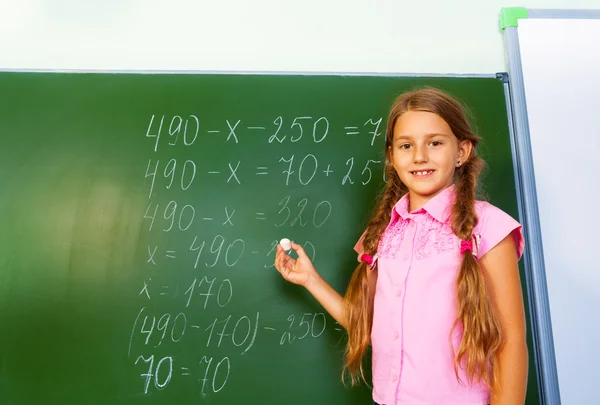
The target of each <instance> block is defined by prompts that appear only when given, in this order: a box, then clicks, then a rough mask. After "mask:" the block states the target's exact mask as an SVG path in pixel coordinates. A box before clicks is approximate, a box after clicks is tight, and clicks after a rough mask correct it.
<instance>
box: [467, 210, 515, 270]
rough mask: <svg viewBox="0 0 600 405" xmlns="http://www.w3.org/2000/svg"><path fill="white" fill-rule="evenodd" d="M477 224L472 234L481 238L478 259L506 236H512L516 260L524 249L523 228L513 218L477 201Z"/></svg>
mask: <svg viewBox="0 0 600 405" xmlns="http://www.w3.org/2000/svg"><path fill="white" fill-rule="evenodd" d="M477 208H478V209H477V216H478V220H479V221H478V223H477V226H476V227H475V230H474V232H475V233H478V234H479V235H480V236H481V241H480V244H479V252H478V254H477V257H478V258H481V257H483V255H485V254H486V253H487V252H489V251H490V250H492V249H493V248H494V247H495V246H496V245H497V244H498V243H500V242H501V241H502V240H503V239H504V238H506V237H507V236H508V235H512V237H513V238H514V241H515V246H516V248H517V260H519V259H521V256H522V255H523V249H524V248H525V239H524V238H523V227H522V225H521V224H520V223H519V222H517V221H516V220H515V219H514V218H513V217H511V216H510V215H508V214H507V213H506V212H504V211H502V210H501V209H500V208H498V207H495V206H493V205H492V204H489V203H487V202H482V201H478V207H477Z"/></svg>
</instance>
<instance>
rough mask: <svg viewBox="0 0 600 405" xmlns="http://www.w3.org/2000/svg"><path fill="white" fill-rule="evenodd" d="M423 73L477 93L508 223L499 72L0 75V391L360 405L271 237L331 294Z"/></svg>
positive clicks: (351, 263) (495, 196) (329, 336)
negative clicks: (400, 107) (287, 245)
mask: <svg viewBox="0 0 600 405" xmlns="http://www.w3.org/2000/svg"><path fill="white" fill-rule="evenodd" d="M423 85H433V86H437V87H440V88H442V89H445V90H447V91H449V92H451V93H452V94H454V95H455V96H457V97H458V98H460V99H462V100H463V101H464V102H465V103H467V104H468V105H469V106H470V107H471V110H472V112H473V116H474V118H475V125H476V128H477V130H478V131H479V133H480V134H481V135H482V136H483V138H484V142H483V147H482V151H481V152H482V154H483V156H484V157H485V158H486V159H487V161H488V163H489V170H488V171H487V173H486V176H485V179H484V181H485V191H486V194H487V196H488V197H489V199H490V200H491V201H492V202H493V203H494V204H496V205H498V206H500V207H501V208H502V209H504V210H506V211H507V212H509V213H510V214H512V215H513V216H515V217H518V213H517V197H516V191H515V184H514V179H513V166H512V165H513V161H512V158H511V148H510V139H509V130H508V120H507V113H506V107H505V98H504V88H503V84H502V83H501V82H500V81H499V80H496V79H494V78H442V77H440V78H414V77H413V78H410V77H359V76H350V77H344V76H301V75H297V76H295V75H289V76H287V75H202V74H198V75H197V74H108V73H105V74H91V73H86V74H84V73H79V74H76V73H31V72H30V73H25V72H20V73H18V72H4V73H1V74H0V142H1V143H0V184H1V185H2V191H1V192H0V224H2V233H1V234H0V316H1V319H0V328H1V329H0V331H1V332H0V356H1V357H0V401H1V402H2V403H6V404H11V405H21V404H62V405H72V404H90V405H92V404H103V405H104V404H115V405H116V404H148V405H158V404H175V403H180V404H196V403H206V404H215V405H219V404H259V403H260V404H279V403H285V404H289V405H291V404H303V405H304V404H331V403H339V404H366V403H369V401H370V391H369V389H368V387H361V388H356V389H350V388H346V387H344V385H343V384H342V383H341V379H340V370H341V365H342V351H343V348H344V334H343V332H342V331H341V330H340V328H339V326H338V325H336V324H335V322H334V321H333V319H332V318H330V317H329V316H328V315H327V314H325V313H324V311H323V309H322V308H321V307H320V306H319V305H318V304H317V303H316V302H315V300H314V299H313V298H312V297H310V296H309V295H308V294H307V293H306V292H305V291H303V290H302V289H301V288H299V287H296V286H293V285H290V284H287V283H286V282H284V281H283V280H282V279H281V277H280V276H279V274H278V273H277V272H276V271H275V269H274V268H273V267H272V262H273V258H274V252H273V248H274V245H275V243H276V241H277V240H278V239H280V238H282V237H288V238H291V239H293V240H295V241H297V242H300V243H302V244H304V246H305V249H306V250H307V252H308V253H309V255H310V256H312V257H313V258H314V261H315V264H316V266H317V268H318V269H319V270H320V272H321V273H322V274H323V275H324V277H325V278H326V279H327V280H328V281H329V282H331V283H332V285H333V286H334V287H335V288H336V289H337V290H338V291H340V292H343V291H344V289H345V286H346V284H347V282H348V280H349V277H350V274H351V272H352V271H353V269H354V267H355V264H356V256H355V254H354V252H353V250H352V246H353V245H354V243H355V241H356V239H357V238H358V237H359V235H360V234H361V232H362V230H363V226H364V224H365V221H366V218H367V214H368V212H369V211H370V209H371V207H372V206H373V200H374V197H375V196H376V194H377V192H378V189H379V188H380V186H381V184H382V164H381V163H380V162H381V161H382V159H383V155H382V145H383V138H384V137H383V133H384V128H385V119H386V118H385V117H386V114H387V109H388V107H389V105H390V103H391V101H392V100H393V98H394V97H395V96H397V95H398V94H400V93H401V92H403V91H405V90H408V89H411V88H414V87H416V86H423ZM523 279H524V277H523ZM530 352H533V350H531V351H530ZM530 363H531V367H532V372H530V388H529V396H528V398H529V399H528V404H536V403H538V400H537V381H536V378H535V372H534V371H533V370H535V368H534V362H533V360H531V361H530Z"/></svg>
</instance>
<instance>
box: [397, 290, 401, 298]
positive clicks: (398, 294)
mask: <svg viewBox="0 0 600 405" xmlns="http://www.w3.org/2000/svg"><path fill="white" fill-rule="evenodd" d="M396 297H398V298H400V297H402V290H401V289H398V291H396Z"/></svg>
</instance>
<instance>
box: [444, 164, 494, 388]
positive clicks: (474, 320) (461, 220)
mask: <svg viewBox="0 0 600 405" xmlns="http://www.w3.org/2000/svg"><path fill="white" fill-rule="evenodd" d="M483 166H484V162H483V160H482V159H481V158H480V157H478V156H476V155H474V156H472V157H471V159H469V160H468V161H467V162H466V164H465V165H464V166H462V167H460V168H459V169H457V179H458V180H457V182H456V201H455V202H454V205H453V207H452V230H453V232H454V233H455V234H456V235H457V236H458V237H459V238H460V239H461V240H471V237H472V233H473V228H474V227H475V225H477V216H476V213H475V187H476V185H477V177H478V176H479V173H480V172H481V171H482V169H483ZM456 288H457V301H458V302H457V304H458V313H457V318H456V321H455V322H454V326H453V328H452V332H453V331H454V329H455V328H456V327H457V326H459V325H461V326H462V328H463V336H462V340H461V342H460V345H459V347H458V351H457V353H456V357H455V363H454V371H455V373H456V376H457V378H458V367H460V366H466V371H467V377H468V379H469V380H470V381H473V380H475V379H477V380H478V381H483V382H484V383H485V384H486V385H487V386H488V387H489V388H491V389H496V388H497V385H498V384H497V380H498V376H497V372H496V368H495V367H493V365H494V363H495V362H494V360H495V359H496V357H497V355H498V351H499V348H500V343H501V340H502V334H501V330H500V323H499V321H498V319H497V318H496V316H495V315H494V312H493V310H492V305H491V301H490V298H489V296H488V294H487V291H486V286H485V280H484V278H483V273H482V271H481V268H480V267H479V264H478V263H477V260H476V259H475V257H474V256H473V254H472V253H471V252H470V251H467V252H465V253H464V256H463V260H462V263H461V266H460V271H459V274H458V279H457V287H456ZM452 332H451V334H452Z"/></svg>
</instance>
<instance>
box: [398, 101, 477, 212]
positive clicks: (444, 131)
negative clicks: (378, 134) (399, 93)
mask: <svg viewBox="0 0 600 405" xmlns="http://www.w3.org/2000/svg"><path fill="white" fill-rule="evenodd" d="M471 149H472V144H471V142H470V141H466V140H465V141H462V142H459V141H458V138H456V136H454V134H453V133H452V130H451V129H450V126H449V125H448V124H447V123H446V121H444V120H443V119H442V118H441V117H440V116H439V115H437V114H434V113H430V112H426V111H408V112H406V113H404V114H402V115H401V116H400V117H399V118H398V119H397V120H396V125H395V126H394V138H393V142H392V147H391V151H390V152H391V153H390V160H391V163H392V166H393V167H394V169H395V170H396V173H398V176H399V177H400V180H401V181H402V183H404V184H405V185H406V187H408V190H409V195H410V207H409V209H410V211H414V210H416V209H419V208H421V207H422V206H423V205H425V203H426V202H427V201H429V200H430V199H431V198H433V197H435V196H436V195H437V194H439V193H440V192H441V191H442V190H444V189H445V188H447V187H449V186H450V185H452V181H453V177H454V170H455V169H456V167H457V164H458V161H460V162H461V163H464V162H465V160H466V158H467V157H468V156H469V154H470V153H471Z"/></svg>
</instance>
